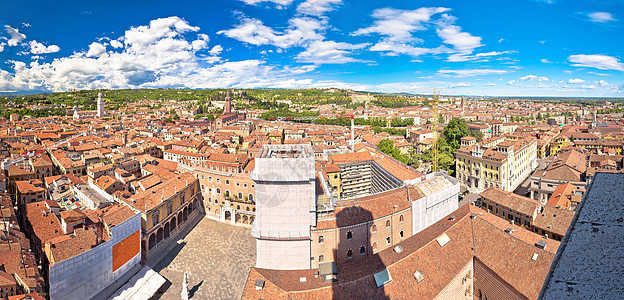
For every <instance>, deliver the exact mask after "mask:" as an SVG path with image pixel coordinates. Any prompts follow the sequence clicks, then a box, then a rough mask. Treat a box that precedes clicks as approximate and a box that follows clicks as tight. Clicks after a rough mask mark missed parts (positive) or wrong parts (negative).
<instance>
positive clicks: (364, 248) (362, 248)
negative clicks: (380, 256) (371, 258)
mask: <svg viewBox="0 0 624 300" xmlns="http://www.w3.org/2000/svg"><path fill="white" fill-rule="evenodd" d="M364 254H366V247H364V246H362V247H360V255H364Z"/></svg>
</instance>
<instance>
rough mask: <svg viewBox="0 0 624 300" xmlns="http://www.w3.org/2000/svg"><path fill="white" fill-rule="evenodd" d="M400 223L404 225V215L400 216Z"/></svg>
mask: <svg viewBox="0 0 624 300" xmlns="http://www.w3.org/2000/svg"><path fill="white" fill-rule="evenodd" d="M399 222H401V223H403V215H400V216H399Z"/></svg>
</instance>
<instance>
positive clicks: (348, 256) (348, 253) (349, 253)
mask: <svg viewBox="0 0 624 300" xmlns="http://www.w3.org/2000/svg"><path fill="white" fill-rule="evenodd" d="M350 258H353V250H351V249H349V250H347V259H350Z"/></svg>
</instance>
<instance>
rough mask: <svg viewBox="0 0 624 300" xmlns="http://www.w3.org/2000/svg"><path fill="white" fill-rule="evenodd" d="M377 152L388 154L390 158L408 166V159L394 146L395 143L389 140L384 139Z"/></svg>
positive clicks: (378, 145)
mask: <svg viewBox="0 0 624 300" xmlns="http://www.w3.org/2000/svg"><path fill="white" fill-rule="evenodd" d="M377 150H379V151H381V152H383V153H385V154H388V155H389V156H390V157H392V158H394V159H396V160H398V161H400V162H402V163H404V164H407V157H405V155H403V154H402V153H401V151H400V150H399V149H397V148H396V147H395V146H394V142H393V141H392V140H389V139H383V140H381V141H380V142H379V144H377Z"/></svg>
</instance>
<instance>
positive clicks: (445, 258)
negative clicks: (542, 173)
mask: <svg viewBox="0 0 624 300" xmlns="http://www.w3.org/2000/svg"><path fill="white" fill-rule="evenodd" d="M452 215H453V216H455V219H454V220H451V219H450V218H444V219H442V220H440V221H438V222H436V223H435V224H433V225H432V226H430V227H428V228H427V229H425V230H423V231H421V232H419V233H417V234H416V235H414V236H412V237H409V238H407V239H405V240H404V241H402V242H401V243H399V245H400V246H401V247H402V248H403V251H402V252H400V253H396V252H395V251H394V250H393V248H389V249H386V250H383V251H381V252H379V253H377V254H374V255H370V256H365V257H363V258H359V259H353V260H348V261H346V262H344V263H340V264H338V265H337V269H338V274H337V281H335V282H331V281H329V282H326V281H324V280H323V279H322V278H321V277H319V276H315V271H316V270H293V271H284V270H268V269H259V268H252V269H251V270H250V273H249V276H248V278H247V282H246V284H245V289H244V292H243V296H242V298H243V299H258V298H263V299H330V298H334V299H387V298H390V299H393V298H397V299H403V298H405V299H433V298H435V297H436V296H439V295H440V294H439V293H440V291H442V289H444V288H445V287H447V284H448V283H449V282H450V281H451V280H453V278H455V277H456V276H457V275H458V274H459V272H460V271H461V270H462V269H463V268H465V267H467V266H468V265H469V264H470V263H471V262H473V261H474V262H475V265H474V266H473V268H478V267H479V266H484V267H485V268H488V269H490V270H493V271H494V272H495V273H496V275H498V276H497V278H495V280H496V282H491V281H493V280H492V279H485V280H488V284H495V285H498V286H499V287H500V286H504V287H507V286H511V287H512V288H513V289H515V290H516V291H517V292H518V293H520V294H521V295H524V296H525V297H527V298H529V299H535V298H537V294H538V293H539V290H540V288H541V287H542V283H543V281H544V279H545V277H546V274H547V273H548V269H549V266H550V263H551V262H552V259H553V257H554V251H556V248H557V246H558V242H556V241H550V240H549V241H548V244H547V247H546V249H539V248H537V247H536V246H535V245H534V244H531V243H532V242H533V241H535V240H537V239H539V235H537V234H535V233H533V232H530V231H527V230H525V229H523V228H520V227H518V230H517V232H514V233H512V234H508V233H506V232H505V231H504V229H501V226H500V225H497V224H492V223H490V221H492V220H495V221H496V222H498V221H500V219H499V218H497V217H495V216H492V217H490V215H489V214H488V213H487V212H484V211H483V210H481V209H479V208H476V207H474V206H471V205H465V206H463V207H461V208H460V209H458V210H457V211H455V212H453V214H452ZM503 222H504V221H503ZM504 223H506V222H504ZM504 226H506V225H504ZM519 232H521V233H520V234H517V233H519ZM442 234H446V236H448V238H449V239H450V242H448V243H447V244H446V245H444V247H441V246H440V244H439V243H438V242H437V241H436V238H438V237H439V236H441V235H442ZM551 242H552V243H551ZM534 254H537V257H536V260H533V259H532V257H533V255H534ZM384 269H386V270H387V271H388V273H389V274H390V276H391V277H392V281H391V282H390V283H387V284H386V285H384V286H383V287H381V288H378V287H377V285H376V282H375V279H374V276H373V274H374V273H376V272H378V271H381V270H384ZM417 270H418V271H420V272H422V273H423V274H424V280H423V281H421V282H417V281H416V280H415V279H414V272H415V271H417ZM301 277H306V280H305V281H301V280H300V279H299V278H301ZM256 280H263V281H265V284H264V288H262V289H261V290H256V288H255V281H256ZM478 280H480V279H478V278H476V277H475V285H477V284H479V282H477V281H478Z"/></svg>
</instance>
